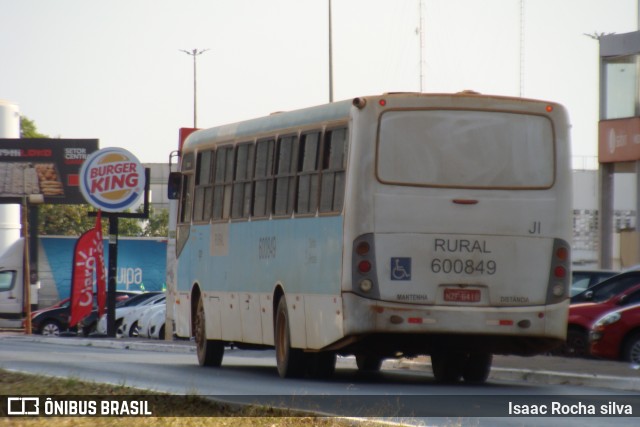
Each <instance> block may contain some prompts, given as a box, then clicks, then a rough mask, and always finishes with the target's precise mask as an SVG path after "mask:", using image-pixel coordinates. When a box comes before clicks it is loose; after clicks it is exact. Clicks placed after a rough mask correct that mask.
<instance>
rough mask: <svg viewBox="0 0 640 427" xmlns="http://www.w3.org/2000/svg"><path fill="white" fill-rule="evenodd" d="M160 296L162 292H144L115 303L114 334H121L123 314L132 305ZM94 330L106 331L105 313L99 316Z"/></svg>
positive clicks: (101, 332) (98, 331)
mask: <svg viewBox="0 0 640 427" xmlns="http://www.w3.org/2000/svg"><path fill="white" fill-rule="evenodd" d="M160 296H164V292H144V293H142V294H138V295H136V296H135V297H132V298H129V300H127V301H123V302H122V303H120V304H117V305H116V311H115V326H116V335H118V336H121V335H122V334H121V332H119V331H121V327H122V321H123V319H124V315H125V314H126V313H127V311H130V310H132V309H133V308H134V307H137V306H139V305H142V304H147V303H148V302H149V300H150V299H154V298H159V297H160ZM96 332H97V333H98V334H101V335H104V334H106V333H107V315H106V314H105V315H104V316H102V317H101V318H100V320H99V321H98V324H97V326H96Z"/></svg>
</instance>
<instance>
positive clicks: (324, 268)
mask: <svg viewBox="0 0 640 427" xmlns="http://www.w3.org/2000/svg"><path fill="white" fill-rule="evenodd" d="M228 227H229V233H228V246H227V247H228V252H227V255H218V256H211V255H210V240H211V239H210V236H211V232H212V226H211V225H209V224H207V225H195V226H193V227H192V229H191V236H190V238H189V239H190V244H187V245H186V246H185V249H184V250H183V252H182V253H181V255H180V259H179V260H178V280H177V282H178V290H180V291H188V290H189V289H190V286H191V284H193V283H196V282H197V283H199V284H200V286H201V287H202V289H203V290H205V291H221V292H259V293H271V292H272V291H273V289H274V287H275V284H276V283H281V284H282V285H283V287H284V290H285V293H304V294H324V295H336V294H339V293H340V277H341V263H342V233H343V218H342V216H328V217H314V218H296V219H283V220H270V221H267V220H265V221H253V222H237V223H231V224H229V225H228Z"/></svg>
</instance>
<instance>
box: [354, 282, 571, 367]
mask: <svg viewBox="0 0 640 427" xmlns="http://www.w3.org/2000/svg"><path fill="white" fill-rule="evenodd" d="M343 304H344V310H343V312H344V313H345V317H344V332H345V334H344V335H345V336H360V337H367V336H369V337H370V336H372V335H373V336H378V338H380V339H381V338H382V337H383V336H386V337H396V338H397V339H398V340H402V339H403V338H402V336H405V338H404V339H406V334H410V335H416V339H417V340H420V337H422V338H423V339H425V344H426V342H427V341H428V342H433V341H434V340H435V341H436V342H441V343H442V344H446V345H448V346H457V345H462V346H465V347H466V346H467V345H469V344H471V345H472V346H475V345H478V343H481V344H482V347H486V348H489V349H490V350H491V352H492V353H502V354H523V355H524V354H537V353H540V352H544V351H548V350H550V349H553V348H554V347H556V346H557V345H559V344H561V343H562V342H564V340H565V339H566V332H567V311H568V306H569V304H568V301H565V302H562V303H559V304H554V305H549V306H520V307H513V306H512V307H486V306H484V307H483V306H475V307H474V306H468V305H467V306H424V305H421V306H418V305H413V304H402V303H393V302H385V301H376V300H370V299H366V298H362V297H360V296H358V295H355V294H344V295H343ZM418 336H419V337H418ZM427 336H428V338H426V337H427ZM472 343H473V344H472Z"/></svg>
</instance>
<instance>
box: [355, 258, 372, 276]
mask: <svg viewBox="0 0 640 427" xmlns="http://www.w3.org/2000/svg"><path fill="white" fill-rule="evenodd" d="M358 271H359V272H360V273H362V274H366V273H368V272H370V271H371V262H369V261H367V260H364V261H360V262H359V263H358Z"/></svg>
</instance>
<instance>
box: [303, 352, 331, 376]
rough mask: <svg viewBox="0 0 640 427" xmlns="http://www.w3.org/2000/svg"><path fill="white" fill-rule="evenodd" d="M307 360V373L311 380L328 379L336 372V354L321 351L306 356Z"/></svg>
mask: <svg viewBox="0 0 640 427" xmlns="http://www.w3.org/2000/svg"><path fill="white" fill-rule="evenodd" d="M306 357H307V359H308V363H307V365H308V368H307V373H308V374H309V376H310V377H311V378H317V379H324V378H330V377H331V376H332V375H333V373H334V372H335V370H336V353H335V352H333V351H323V352H320V353H313V354H309V355H307V356H306Z"/></svg>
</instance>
